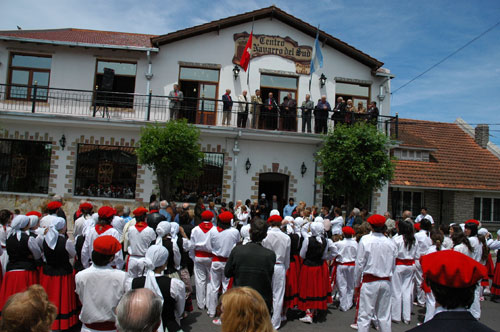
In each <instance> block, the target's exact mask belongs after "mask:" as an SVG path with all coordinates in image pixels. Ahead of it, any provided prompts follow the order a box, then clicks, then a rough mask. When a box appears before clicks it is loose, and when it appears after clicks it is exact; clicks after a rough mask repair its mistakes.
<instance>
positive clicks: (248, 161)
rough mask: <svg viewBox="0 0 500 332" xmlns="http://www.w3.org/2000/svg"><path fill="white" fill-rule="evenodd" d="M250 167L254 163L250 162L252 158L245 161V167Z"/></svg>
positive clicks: (248, 168)
mask: <svg viewBox="0 0 500 332" xmlns="http://www.w3.org/2000/svg"><path fill="white" fill-rule="evenodd" d="M250 167H252V163H251V162H250V158H247V162H246V163H245V169H246V170H247V174H248V171H249V170H250Z"/></svg>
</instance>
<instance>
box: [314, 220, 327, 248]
mask: <svg viewBox="0 0 500 332" xmlns="http://www.w3.org/2000/svg"><path fill="white" fill-rule="evenodd" d="M317 218H318V217H316V219H317ZM324 231H325V225H323V223H321V222H317V221H315V222H313V223H312V224H311V236H314V237H316V240H318V242H319V243H323V239H322V238H321V235H323V232H324Z"/></svg>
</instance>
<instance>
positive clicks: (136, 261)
mask: <svg viewBox="0 0 500 332" xmlns="http://www.w3.org/2000/svg"><path fill="white" fill-rule="evenodd" d="M147 213H148V209H146V208H144V207H142V206H141V207H138V208H137V209H135V210H134V211H133V214H134V218H135V220H136V224H135V225H133V226H132V227H130V228H129V229H128V244H129V247H128V250H127V252H128V257H127V265H126V268H125V270H126V271H127V272H128V274H129V277H130V278H137V277H140V276H142V273H143V271H144V264H143V263H141V262H142V260H141V258H143V257H144V255H146V251H147V250H148V248H149V246H150V245H151V243H152V242H153V241H154V240H155V239H156V233H155V231H154V230H153V229H152V228H151V227H149V226H148V224H147V223H146V214H147Z"/></svg>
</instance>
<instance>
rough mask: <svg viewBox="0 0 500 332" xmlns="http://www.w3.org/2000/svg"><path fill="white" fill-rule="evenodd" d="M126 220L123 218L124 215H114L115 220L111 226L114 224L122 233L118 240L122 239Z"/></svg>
mask: <svg viewBox="0 0 500 332" xmlns="http://www.w3.org/2000/svg"><path fill="white" fill-rule="evenodd" d="M125 224H126V222H125V220H123V218H122V217H118V216H114V217H113V221H112V222H111V226H113V228H114V229H116V230H117V231H118V233H119V234H120V238H119V239H118V241H120V240H121V238H122V235H123V228H124V227H125Z"/></svg>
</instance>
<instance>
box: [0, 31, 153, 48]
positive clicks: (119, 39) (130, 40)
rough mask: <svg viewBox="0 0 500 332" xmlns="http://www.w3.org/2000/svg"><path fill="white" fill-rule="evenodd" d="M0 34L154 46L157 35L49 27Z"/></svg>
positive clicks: (1, 34)
mask: <svg viewBox="0 0 500 332" xmlns="http://www.w3.org/2000/svg"><path fill="white" fill-rule="evenodd" d="M0 36H6V37H17V38H29V39H38V40H43V41H58V42H72V43H83V44H96V45H110V46H133V47H146V48H148V47H149V48H150V47H153V45H152V44H151V38H153V37H156V36H155V35H146V34H140V33H128V32H114V31H100V30H86V29H74V28H66V29H49V30H9V31H0Z"/></svg>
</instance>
